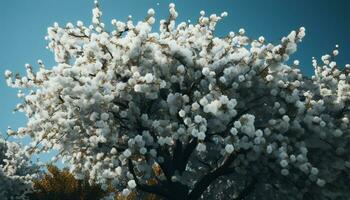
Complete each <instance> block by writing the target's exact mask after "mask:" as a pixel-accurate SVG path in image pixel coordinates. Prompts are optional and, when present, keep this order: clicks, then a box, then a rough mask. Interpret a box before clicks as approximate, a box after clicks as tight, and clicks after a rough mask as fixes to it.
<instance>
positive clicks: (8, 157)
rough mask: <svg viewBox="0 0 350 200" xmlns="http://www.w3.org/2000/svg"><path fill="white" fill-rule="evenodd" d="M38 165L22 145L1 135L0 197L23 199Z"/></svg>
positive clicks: (29, 188)
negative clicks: (32, 160) (32, 161)
mask: <svg viewBox="0 0 350 200" xmlns="http://www.w3.org/2000/svg"><path fill="white" fill-rule="evenodd" d="M37 170H38V167H37V166H36V165H35V164H33V163H31V161H30V156H29V155H28V152H26V151H25V150H24V149H22V147H21V146H20V145H19V144H17V143H15V142H9V141H7V140H4V139H3V138H1V137H0V199H5V200H6V199H22V198H23V197H24V195H25V194H26V193H27V192H28V191H30V190H31V180H32V178H34V177H35V175H36V172H37Z"/></svg>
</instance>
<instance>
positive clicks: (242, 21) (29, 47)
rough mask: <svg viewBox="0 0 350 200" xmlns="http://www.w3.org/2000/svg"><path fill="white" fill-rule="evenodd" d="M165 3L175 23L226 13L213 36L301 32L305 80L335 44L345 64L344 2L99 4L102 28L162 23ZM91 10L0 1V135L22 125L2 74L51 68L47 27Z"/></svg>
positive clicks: (270, 37) (56, 0) (82, 0)
mask: <svg viewBox="0 0 350 200" xmlns="http://www.w3.org/2000/svg"><path fill="white" fill-rule="evenodd" d="M170 2H174V3H175V4H176V8H177V11H178V12H179V21H183V20H188V19H191V20H192V21H195V20H196V19H197V17H198V16H199V11H200V10H205V11H206V13H207V14H210V13H217V14H220V13H221V12H223V11H227V12H228V13H229V16H228V17H227V18H225V20H223V21H222V22H221V23H220V24H219V25H218V28H217V30H216V33H217V34H218V35H225V34H227V33H228V32H229V31H235V32H237V31H238V29H239V28H241V27H243V28H245V29H246V32H247V35H248V36H251V37H253V38H257V37H259V36H260V35H263V36H265V38H266V40H267V41H272V42H278V41H279V39H280V38H281V37H282V36H285V35H287V34H288V33H289V32H290V31H291V30H294V29H296V28H298V27H300V26H304V27H306V30H307V35H306V38H305V39H304V41H303V43H302V44H301V45H300V46H299V49H298V52H297V53H296V54H295V55H294V56H293V57H292V58H293V59H299V60H300V61H301V68H302V71H303V72H304V73H305V74H307V75H311V73H312V70H313V69H312V66H311V57H312V56H315V57H320V56H321V55H323V54H324V53H328V52H330V51H331V50H332V49H333V47H334V45H335V44H339V45H340V55H339V56H338V61H339V63H340V64H346V63H347V62H346V61H348V62H349V63H350V1H348V0H317V1H316V0H288V1H287V0H215V1H214V0H211V1H209V0H201V1H199V0H174V1H168V0H123V1H121V0H100V3H101V7H102V11H103V19H104V21H105V23H106V24H109V22H110V20H111V19H113V18H116V19H118V20H124V19H126V17H127V16H128V15H130V14H131V15H132V16H133V18H134V20H142V19H143V18H144V16H146V12H147V10H148V8H154V9H155V11H156V18H157V20H159V19H161V18H165V17H166V16H167V13H168V4H169V3H170ZM158 3H159V5H158ZM92 7H93V0H35V1H31V0H1V1H0V30H1V31H0V73H1V78H0V113H1V114H0V131H1V132H5V131H6V129H7V126H11V127H13V128H17V127H20V126H24V125H25V123H26V118H25V116H24V115H23V114H22V113H17V114H13V113H12V110H13V108H14V107H15V106H16V104H17V103H18V100H17V98H16V94H17V91H16V90H14V89H11V88H8V87H7V86H6V83H5V80H4V77H3V76H2V74H3V72H4V71H5V69H10V70H12V71H14V72H20V73H24V72H25V70H24V64H25V63H30V64H33V65H34V66H35V64H36V61H37V60H38V59H41V60H43V61H44V63H45V64H46V66H53V65H54V64H55V63H54V59H53V55H52V53H51V52H50V51H49V50H47V49H45V46H46V41H45V40H44V37H45V35H46V30H47V27H48V26H50V25H51V24H53V22H58V23H59V24H60V25H65V24H66V23H67V22H73V23H75V22H76V21H77V20H82V21H83V22H84V23H85V24H89V23H90V21H91V8H92ZM41 158H45V156H43V157H41Z"/></svg>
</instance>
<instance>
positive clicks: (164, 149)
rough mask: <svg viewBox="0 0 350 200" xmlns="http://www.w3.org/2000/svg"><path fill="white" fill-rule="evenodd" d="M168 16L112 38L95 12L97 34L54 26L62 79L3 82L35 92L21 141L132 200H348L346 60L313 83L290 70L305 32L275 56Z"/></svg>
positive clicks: (261, 42)
mask: <svg viewBox="0 0 350 200" xmlns="http://www.w3.org/2000/svg"><path fill="white" fill-rule="evenodd" d="M169 12H170V15H169V17H168V19H167V20H160V29H159V31H158V32H152V25H153V24H154V23H155V18H154V14H155V13H154V10H153V9H150V10H149V11H148V15H147V17H146V18H145V20H144V21H141V22H138V23H136V24H134V22H133V20H132V18H131V16H130V17H129V18H128V20H127V22H126V23H124V22H121V21H118V20H115V19H114V20H112V21H111V23H112V25H113V27H114V30H113V31H111V32H109V31H107V30H106V29H105V24H104V23H102V21H101V16H102V12H101V10H100V9H99V6H98V4H97V2H96V7H95V8H94V9H93V19H92V23H93V24H92V25H90V26H85V25H84V24H83V22H81V21H78V22H77V25H76V26H74V25H73V24H72V23H68V24H67V25H66V26H65V27H60V26H59V25H58V24H57V23H55V24H54V25H53V27H50V28H49V29H48V36H47V40H48V47H49V48H50V49H51V51H53V53H54V55H55V60H56V62H57V65H56V66H54V67H52V68H49V69H47V68H45V66H44V64H43V63H42V62H41V61H39V67H40V69H39V70H38V71H37V72H34V70H33V69H32V67H31V66H30V65H27V66H26V68H27V75H26V76H24V77H21V76H19V75H16V76H13V75H12V73H11V72H10V71H6V72H5V75H6V76H7V77H8V84H9V85H10V86H12V87H16V88H25V89H30V90H31V91H30V92H28V93H24V92H22V91H20V92H19V95H18V96H19V97H21V98H23V103H22V104H21V105H18V106H17V109H18V110H19V111H22V112H24V113H25V114H26V115H27V116H28V123H27V126H26V127H24V128H21V129H20V131H18V132H17V133H15V134H17V135H29V136H31V137H32V139H33V142H32V144H31V149H32V150H33V151H35V152H40V151H47V150H51V149H56V150H58V151H59V152H60V153H59V155H58V158H61V159H63V160H64V161H65V162H66V163H67V166H69V167H70V171H71V172H72V173H73V174H74V175H75V176H76V178H78V179H83V177H84V174H86V173H87V174H88V175H89V182H90V183H98V184H101V185H102V188H103V189H106V190H107V188H108V187H109V186H110V185H112V186H113V187H115V188H116V189H118V190H119V191H121V192H122V194H123V195H124V196H127V195H129V194H130V193H131V192H132V191H135V189H138V190H139V191H143V192H148V193H153V194H157V195H160V196H163V197H165V198H166V199H171V200H180V199H181V200H183V199H186V200H194V199H200V198H204V199H225V198H227V199H282V198H283V199H339V198H340V199H347V198H349V196H350V193H349V191H350V190H349V180H350V179H349V167H350V162H349V155H350V154H349V150H350V149H349V136H348V135H349V110H348V107H349V97H350V85H349V76H348V74H349V68H350V65H346V66H345V68H338V67H337V63H336V62H335V61H334V57H335V56H336V55H337V54H338V50H337V49H336V50H334V51H333V52H332V54H330V55H325V56H323V57H322V63H318V62H317V61H316V60H314V61H313V66H314V68H315V75H314V76H313V77H312V78H308V77H305V76H303V75H302V74H301V73H300V70H299V68H298V67H299V62H298V61H297V60H296V61H294V62H293V64H289V62H288V60H289V56H290V55H291V54H293V53H294V52H295V51H296V49H297V43H298V42H300V41H301V40H302V38H303V37H304V35H305V29H304V28H303V27H302V28H300V29H298V30H296V31H292V32H291V33H290V34H289V35H288V36H286V37H283V38H282V40H281V43H280V44H272V43H269V42H267V41H266V40H265V38H264V37H259V38H258V39H251V38H248V37H247V36H246V35H245V30H244V29H240V30H239V31H238V33H234V32H230V33H229V34H228V35H227V36H225V37H218V36H215V34H214V31H215V26H216V24H217V23H218V22H219V21H220V20H221V19H222V18H224V17H225V16H226V15H227V13H226V12H224V13H222V14H221V15H220V16H217V15H215V14H212V15H210V16H206V15H205V12H204V11H201V12H200V17H199V19H198V23H197V24H191V23H185V22H181V23H179V24H177V25H176V24H175V20H176V18H177V16H178V13H177V12H176V10H175V5H174V4H170V5H169ZM154 168H159V169H161V170H160V174H157V173H155V170H154ZM151 180H157V181H156V182H155V183H156V184H154V185H151V184H150V181H151ZM227 189H229V190H227ZM227 191H228V192H227Z"/></svg>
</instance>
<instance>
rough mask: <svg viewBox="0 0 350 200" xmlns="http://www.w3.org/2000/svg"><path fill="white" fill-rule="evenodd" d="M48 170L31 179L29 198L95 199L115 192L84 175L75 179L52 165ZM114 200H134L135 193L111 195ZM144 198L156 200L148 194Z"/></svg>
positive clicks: (58, 199)
mask: <svg viewBox="0 0 350 200" xmlns="http://www.w3.org/2000/svg"><path fill="white" fill-rule="evenodd" d="M47 170H48V172H47V173H46V174H45V175H44V176H43V177H42V178H40V179H35V180H33V189H34V190H33V192H31V193H29V194H28V195H27V196H28V197H29V199H30V200H96V199H101V198H102V197H104V196H107V194H108V193H110V192H115V191H114V190H113V188H109V189H108V191H104V190H102V189H101V188H100V186H98V185H96V184H92V185H91V184H90V183H89V182H88V179H87V178H86V177H85V178H84V179H83V180H77V179H75V178H74V175H73V174H71V173H69V171H68V170H67V169H63V170H59V169H58V168H57V167H55V166H53V165H49V166H48V167H47ZM113 196H114V197H113V199H115V200H136V199H137V195H136V193H132V194H130V195H128V196H127V197H123V196H122V195H121V194H118V193H117V194H116V195H113ZM143 199H145V200H156V198H155V197H154V196H151V195H148V196H145V198H143Z"/></svg>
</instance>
